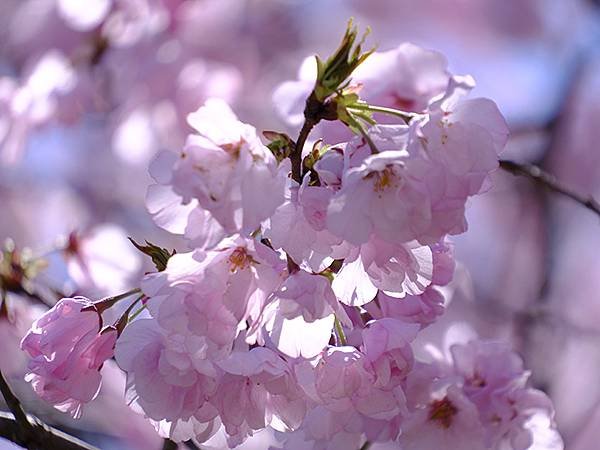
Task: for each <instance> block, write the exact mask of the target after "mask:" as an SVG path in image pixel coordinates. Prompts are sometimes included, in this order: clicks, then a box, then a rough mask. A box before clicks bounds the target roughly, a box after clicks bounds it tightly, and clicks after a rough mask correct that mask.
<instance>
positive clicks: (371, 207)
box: [327, 126, 431, 245]
mask: <svg viewBox="0 0 600 450" xmlns="http://www.w3.org/2000/svg"><path fill="white" fill-rule="evenodd" d="M370 134H371V136H372V139H373V141H374V142H375V143H376V145H377V146H378V148H379V150H380V153H377V154H374V155H368V156H366V157H365V158H364V159H363V160H362V162H359V161H352V160H351V156H352V155H353V154H354V153H356V152H362V151H364V149H366V148H368V146H366V144H365V142H364V141H363V140H362V139H360V138H355V139H354V140H353V141H351V142H350V143H349V144H348V146H347V147H346V149H345V158H346V163H345V167H344V174H343V177H342V186H341V189H340V190H339V191H338V192H336V193H335V195H334V196H333V198H332V199H331V202H330V203H329V207H328V209H327V228H328V229H329V230H330V231H331V232H332V233H333V234H335V235H336V236H339V237H341V238H343V239H345V240H347V241H349V242H351V243H353V244H357V245H360V244H364V243H365V242H367V241H368V240H369V238H370V237H371V236H372V235H373V234H374V235H376V236H378V237H379V238H381V239H382V240H384V241H387V242H391V243H397V244H400V243H404V242H409V241H411V240H413V239H415V238H416V237H418V236H419V235H420V234H421V233H422V230H426V229H427V227H429V222H430V214H431V213H430V206H429V198H428V195H429V194H428V193H427V191H426V190H425V188H424V186H423V183H422V181H421V180H419V179H418V178H415V177H414V176H413V175H412V173H411V166H409V165H408V163H409V161H408V160H409V157H410V155H409V153H408V152H406V150H405V148H406V145H407V138H408V129H407V128H406V127H403V126H394V127H384V126H380V127H374V128H372V129H371V131H370ZM350 164H352V165H350Z"/></svg>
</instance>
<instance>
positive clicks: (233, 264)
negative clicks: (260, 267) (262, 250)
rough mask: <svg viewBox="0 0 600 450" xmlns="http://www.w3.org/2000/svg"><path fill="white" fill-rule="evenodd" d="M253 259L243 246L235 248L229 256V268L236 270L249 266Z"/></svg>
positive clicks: (232, 270)
mask: <svg viewBox="0 0 600 450" xmlns="http://www.w3.org/2000/svg"><path fill="white" fill-rule="evenodd" d="M253 261H254V259H253V258H252V256H250V255H249V254H248V253H247V252H246V249H245V248H243V247H238V248H236V249H235V250H234V251H233V252H232V253H231V256H229V263H230V266H229V270H230V271H231V272H237V271H238V270H244V269H245V268H247V267H249V266H250V263H252V262H253Z"/></svg>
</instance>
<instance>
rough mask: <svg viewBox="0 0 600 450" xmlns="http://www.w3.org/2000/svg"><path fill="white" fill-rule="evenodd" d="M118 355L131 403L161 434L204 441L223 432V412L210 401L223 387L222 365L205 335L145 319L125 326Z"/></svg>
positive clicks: (116, 351)
mask: <svg viewBox="0 0 600 450" xmlns="http://www.w3.org/2000/svg"><path fill="white" fill-rule="evenodd" d="M115 358H116V360H117V363H118V364H119V367H121V369H123V370H124V371H126V372H127V394H126V397H127V401H128V403H129V404H130V405H134V406H136V408H138V410H140V411H142V412H143V413H144V414H145V415H146V416H147V417H148V418H150V419H151V420H152V421H153V423H154V424H155V427H156V429H157V431H159V433H161V436H163V437H169V438H171V439H174V440H176V441H183V440H189V439H192V438H194V439H197V440H198V441H200V442H203V441H204V440H206V439H208V438H209V437H210V436H211V435H212V434H214V433H215V432H216V431H217V429H218V421H216V420H215V417H216V416H217V411H216V409H215V408H214V407H213V406H212V405H211V404H210V403H208V402H207V399H208V397H209V396H210V395H211V394H213V393H214V392H215V390H216V388H217V380H216V376H217V368H216V367H215V366H214V365H213V364H212V363H211V362H210V360H208V358H207V349H206V345H204V344H203V342H202V339H201V338H199V337H197V336H194V335H192V334H190V333H185V331H184V332H169V331H167V330H165V329H163V328H161V327H160V325H159V324H158V322H157V321H156V320H154V319H139V320H136V321H134V322H133V323H131V324H129V325H128V326H127V327H126V328H125V330H124V332H123V334H122V335H121V337H120V338H119V340H118V342H117V346H116V349H115ZM215 422H216V423H215Z"/></svg>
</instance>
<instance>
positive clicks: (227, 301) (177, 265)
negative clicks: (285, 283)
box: [142, 237, 283, 360]
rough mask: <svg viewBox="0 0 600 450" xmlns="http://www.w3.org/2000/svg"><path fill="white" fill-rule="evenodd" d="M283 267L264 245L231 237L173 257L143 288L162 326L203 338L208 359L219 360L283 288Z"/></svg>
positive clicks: (151, 312) (153, 312) (145, 281)
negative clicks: (246, 324)
mask: <svg viewBox="0 0 600 450" xmlns="http://www.w3.org/2000/svg"><path fill="white" fill-rule="evenodd" d="M282 265H283V263H282V261H280V260H279V257H278V255H277V254H276V253H275V252H273V250H271V249H270V248H268V247H266V246H264V245H263V244H261V243H259V242H256V241H253V240H248V239H244V238H241V237H232V238H228V239H226V240H224V241H222V242H220V243H219V244H218V245H217V247H216V248H215V249H214V250H211V251H208V252H203V251H200V250H197V251H195V252H190V253H179V254H177V255H174V256H172V257H171V258H170V259H169V262H168V264H167V268H166V269H165V270H164V271H163V272H160V273H156V274H151V275H148V276H147V277H146V278H145V280H144V281H143V282H142V290H143V291H144V293H145V294H146V295H147V296H148V297H149V300H148V309H149V311H150V314H151V315H152V317H154V318H155V319H156V320H157V321H158V323H159V324H160V326H161V327H162V328H164V329H166V330H170V331H172V332H183V331H186V332H189V333H191V334H193V335H195V336H197V337H199V338H202V339H203V342H204V345H206V348H207V352H208V354H209V356H210V358H211V359H213V360H218V359H222V358H224V357H226V356H227V355H228V354H229V352H230V351H231V349H232V346H233V342H234V340H235V338H236V336H237V335H238V333H239V332H240V330H241V329H243V327H242V326H241V325H243V324H244V321H245V320H246V319H249V320H252V319H251V318H255V317H257V316H258V314H259V311H260V310H261V309H262V307H263V304H264V301H265V299H266V298H267V297H268V296H269V295H270V294H271V292H272V291H273V290H275V288H276V287H277V286H278V285H279V283H280V282H281V277H280V272H279V271H280V270H282V269H283V267H282Z"/></svg>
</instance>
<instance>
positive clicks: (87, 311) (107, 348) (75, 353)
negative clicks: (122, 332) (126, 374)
mask: <svg viewBox="0 0 600 450" xmlns="http://www.w3.org/2000/svg"><path fill="white" fill-rule="evenodd" d="M101 324H102V322H101V319H100V316H99V314H98V312H97V311H95V310H94V309H93V304H92V302H91V301H89V300H88V299H86V298H84V297H75V298H64V299H62V300H61V301H59V302H58V303H57V304H56V305H55V306H54V307H53V308H52V309H50V310H49V311H47V312H46V313H45V314H44V315H43V316H42V317H40V318H39V319H37V320H36V321H35V322H34V323H33V325H32V328H31V330H30V331H29V332H28V333H27V335H26V336H25V337H24V338H23V340H22V341H21V348H22V349H23V350H24V351H26V352H27V353H28V354H29V356H30V357H31V360H30V361H29V371H30V372H29V374H28V375H27V377H26V379H27V380H28V381H30V382H31V384H32V386H33V389H34V390H35V391H36V393H37V394H38V395H39V396H40V397H42V398H43V399H44V400H46V401H47V402H48V403H51V404H52V405H54V406H55V407H56V408H57V409H59V410H60V411H64V412H68V413H69V414H70V415H71V416H73V417H74V418H79V417H81V414H82V407H83V405H84V404H85V403H88V402H90V401H91V400H93V399H94V398H95V397H96V395H97V394H98V391H99V390H100V383H101V380H102V376H101V375H100V372H99V371H100V369H101V368H102V364H103V363H104V362H105V361H106V360H107V359H108V358H111V357H112V356H113V349H114V346H115V342H116V340H117V330H116V329H114V328H105V329H103V330H101Z"/></svg>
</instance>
